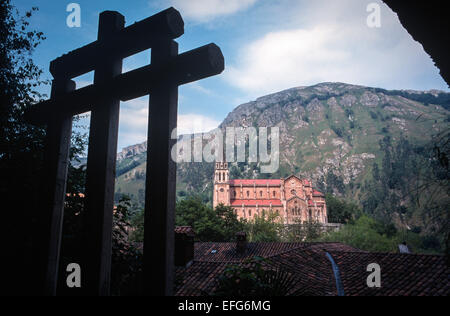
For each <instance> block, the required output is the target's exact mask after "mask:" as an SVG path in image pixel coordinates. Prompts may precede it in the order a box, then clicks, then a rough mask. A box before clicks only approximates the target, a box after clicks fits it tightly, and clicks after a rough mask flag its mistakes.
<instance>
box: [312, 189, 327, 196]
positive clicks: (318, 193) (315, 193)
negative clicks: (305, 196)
mask: <svg viewBox="0 0 450 316" xmlns="http://www.w3.org/2000/svg"><path fill="white" fill-rule="evenodd" d="M313 196H325V195H324V194H323V193H322V192H319V191H317V190H314V191H313Z"/></svg>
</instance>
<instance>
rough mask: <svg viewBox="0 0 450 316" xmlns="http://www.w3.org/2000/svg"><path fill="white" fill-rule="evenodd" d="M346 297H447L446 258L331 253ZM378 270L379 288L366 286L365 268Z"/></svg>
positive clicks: (448, 270) (449, 283)
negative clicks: (378, 266) (379, 272)
mask: <svg viewBox="0 0 450 316" xmlns="http://www.w3.org/2000/svg"><path fill="white" fill-rule="evenodd" d="M330 254H331V256H332V257H333V259H334V260H335V262H336V264H337V265H338V266H339V270H340V274H341V279H342V283H343V286H344V291H345V295H347V296H362V295H363V296H375V295H376V296H421V295H425V296H444V295H445V296H448V295H450V268H449V267H447V265H446V262H445V257H443V256H433V255H417V254H398V253H371V252H366V253H353V252H331V253H330ZM371 263H377V264H378V265H380V268H381V287H380V288H369V287H367V285H366V278H367V276H368V272H367V271H366V269H367V266H368V265H369V264H371Z"/></svg>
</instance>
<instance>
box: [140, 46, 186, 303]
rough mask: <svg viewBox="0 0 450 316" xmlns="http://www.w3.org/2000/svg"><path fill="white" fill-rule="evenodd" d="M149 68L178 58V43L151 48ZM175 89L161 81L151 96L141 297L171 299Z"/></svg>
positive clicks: (174, 169)
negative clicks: (172, 152)
mask: <svg viewBox="0 0 450 316" xmlns="http://www.w3.org/2000/svg"><path fill="white" fill-rule="evenodd" d="M151 54H152V57H151V59H152V60H151V63H152V65H155V66H158V65H162V64H165V63H167V62H169V61H170V60H171V59H172V58H174V57H176V56H177V55H178V44H177V43H176V42H174V41H172V40H165V41H164V40H162V41H161V42H160V43H159V45H157V46H155V47H154V48H152V53H151ZM177 107H178V86H177V84H176V83H174V82H171V81H170V79H168V81H165V80H163V81H161V82H159V83H158V84H157V87H155V89H154V90H153V93H152V94H151V95H150V109H149V120H148V144H149V146H148V150H147V176H146V188H145V219H144V221H145V222H144V295H152V296H163V295H165V296H170V295H172V294H173V281H174V276H173V273H174V247H175V241H174V225H175V189H176V188H175V186H176V163H175V162H174V161H173V160H172V158H171V149H172V146H173V145H174V144H175V142H176V140H172V139H171V135H172V130H173V129H175V128H176V126H177V111H178V108H177Z"/></svg>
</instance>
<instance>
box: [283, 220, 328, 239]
mask: <svg viewBox="0 0 450 316" xmlns="http://www.w3.org/2000/svg"><path fill="white" fill-rule="evenodd" d="M321 235H322V225H321V224H320V223H319V222H316V221H312V220H310V221H307V222H303V223H300V222H298V223H296V224H292V225H289V226H285V227H284V229H283V241H286V242H310V241H315V240H317V238H319V237H320V236H321Z"/></svg>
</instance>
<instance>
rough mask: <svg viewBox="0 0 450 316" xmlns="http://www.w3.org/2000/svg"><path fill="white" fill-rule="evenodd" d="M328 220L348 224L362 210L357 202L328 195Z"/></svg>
mask: <svg viewBox="0 0 450 316" xmlns="http://www.w3.org/2000/svg"><path fill="white" fill-rule="evenodd" d="M325 199H326V202H327V212H328V221H329V222H330V223H341V224H346V223H348V222H349V221H351V220H355V219H356V218H358V217H359V216H360V215H361V213H362V211H361V210H360V209H359V207H358V206H357V205H356V204H353V203H348V202H346V201H341V200H339V199H337V198H335V197H334V196H333V195H331V194H327V195H326V198H325Z"/></svg>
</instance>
